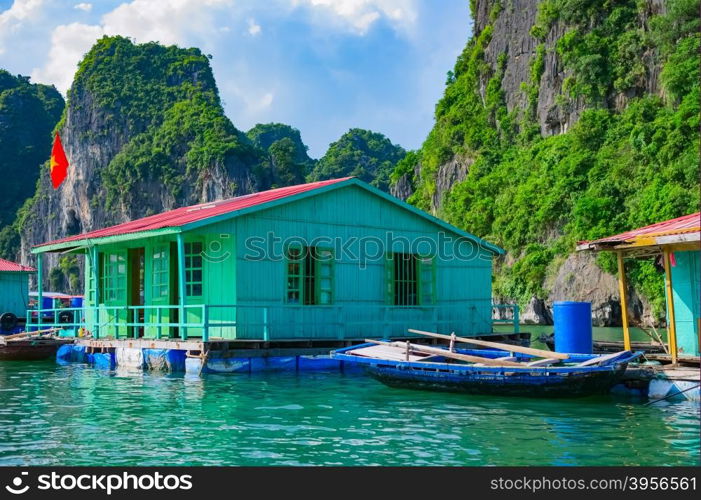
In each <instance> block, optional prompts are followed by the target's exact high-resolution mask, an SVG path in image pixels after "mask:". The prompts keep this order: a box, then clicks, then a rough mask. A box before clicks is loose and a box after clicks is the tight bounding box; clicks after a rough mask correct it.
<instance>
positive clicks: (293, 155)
mask: <svg viewBox="0 0 701 500" xmlns="http://www.w3.org/2000/svg"><path fill="white" fill-rule="evenodd" d="M246 136H247V137H248V138H249V139H250V141H251V142H252V143H253V144H254V145H255V146H256V147H258V148H260V149H261V150H262V151H264V152H265V153H267V154H266V155H264V159H263V161H262V162H261V164H260V165H259V166H258V167H257V169H256V179H257V181H258V189H269V188H272V187H280V186H290V185H294V184H301V183H303V182H304V179H305V178H306V176H307V175H308V174H309V172H310V171H311V169H312V168H313V166H314V160H312V159H311V158H310V157H309V155H308V154H307V149H308V148H307V146H306V145H305V144H304V142H302V137H301V135H300V133H299V130H297V129H296V128H293V127H290V126H289V125H285V124H282V123H265V124H260V123H259V124H258V125H256V126H255V127H253V128H252V129H251V130H249V131H248V132H246Z"/></svg>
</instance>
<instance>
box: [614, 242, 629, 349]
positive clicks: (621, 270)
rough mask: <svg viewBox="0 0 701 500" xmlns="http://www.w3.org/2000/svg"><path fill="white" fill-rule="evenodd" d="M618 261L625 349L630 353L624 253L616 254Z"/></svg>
mask: <svg viewBox="0 0 701 500" xmlns="http://www.w3.org/2000/svg"><path fill="white" fill-rule="evenodd" d="M616 258H617V260H618V293H619V295H620V296H621V320H622V322H623V348H624V349H625V350H626V351H630V329H629V328H628V298H627V297H626V271H625V268H624V267H623V252H621V251H620V250H619V251H618V252H616Z"/></svg>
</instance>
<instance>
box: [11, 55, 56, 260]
mask: <svg viewBox="0 0 701 500" xmlns="http://www.w3.org/2000/svg"><path fill="white" fill-rule="evenodd" d="M62 111H63V98H62V97H61V94H59V93H58V91H57V90H56V89H55V88H54V87H49V86H46V85H40V84H32V83H30V82H29V78H28V77H24V76H12V75H11V74H10V73H8V72H7V71H5V70H1V69H0V158H2V173H3V195H2V196H0V257H4V258H8V259H15V258H17V250H18V247H19V234H18V232H17V228H16V227H14V226H13V225H12V224H13V222H14V221H15V216H16V214H17V210H18V209H19V208H20V207H21V206H22V204H23V203H24V202H25V200H27V199H28V198H30V197H31V196H32V195H33V194H34V190H35V187H36V182H37V179H38V178H39V170H40V168H42V166H43V164H44V162H45V161H46V159H47V158H48V156H49V153H50V151H51V140H52V138H51V131H52V130H53V128H54V126H55V125H56V122H57V121H58V119H59V117H60V116H61V112H62Z"/></svg>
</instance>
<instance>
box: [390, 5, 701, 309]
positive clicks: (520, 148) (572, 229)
mask: <svg viewBox="0 0 701 500" xmlns="http://www.w3.org/2000/svg"><path fill="white" fill-rule="evenodd" d="M492 3H494V2H492ZM647 8H648V3H647V2H645V1H636V0H622V1H619V2H605V3H603V5H602V2H601V1H596V0H545V1H544V2H542V3H541V4H540V5H539V15H538V19H537V21H536V25H535V26H534V27H533V28H532V30H531V34H532V35H533V36H534V37H536V38H537V39H538V40H544V39H545V38H546V36H547V34H548V33H549V32H550V30H551V27H553V26H554V25H555V24H556V23H564V25H565V26H566V30H565V34H564V35H563V36H562V37H561V38H560V39H559V40H558V41H557V42H556V44H555V50H556V53H557V55H558V58H559V59H560V61H561V62H562V64H563V65H564V67H565V68H566V70H567V72H568V74H569V76H568V77H567V78H566V80H565V81H564V83H563V86H562V94H561V95H560V97H559V98H558V101H559V102H560V103H561V104H562V105H563V106H564V107H566V106H567V105H568V104H569V103H572V102H573V101H574V100H575V99H579V100H583V102H585V103H586V104H587V106H586V109H585V110H584V111H583V112H582V113H581V115H580V117H579V120H578V122H577V123H576V124H575V125H574V126H573V127H571V128H570V130H569V131H567V132H566V133H563V134H560V135H556V136H549V137H542V136H541V134H540V128H539V126H538V124H537V123H536V122H535V117H534V110H535V108H534V107H533V106H534V105H535V103H537V99H538V87H539V83H540V78H541V76H542V71H543V67H542V64H543V55H544V50H545V46H544V45H542V44H541V45H539V46H538V49H537V51H536V54H535V56H534V57H533V59H532V60H531V74H530V80H529V81H527V82H524V83H523V84H522V87H521V88H522V90H523V91H524V92H525V93H526V96H527V101H528V103H529V106H528V109H525V110H512V112H507V109H506V106H505V102H504V95H503V92H502V90H501V86H500V82H501V74H500V72H502V71H503V68H502V67H501V65H502V64H503V59H500V62H499V67H497V68H492V67H490V65H489V64H487V63H486V62H485V58H484V49H485V46H486V45H487V44H488V43H489V41H490V37H491V36H492V26H491V25H490V24H488V25H487V26H486V27H485V28H484V29H483V30H482V31H481V32H480V33H478V34H477V36H475V37H473V38H472V39H471V40H470V41H469V43H468V44H467V47H466V48H465V50H464V51H463V53H462V54H461V55H460V57H459V58H458V61H457V63H456V65H455V69H454V70H453V72H452V73H451V74H450V75H449V80H448V83H447V87H446V90H445V95H444V97H443V98H442V99H441V100H440V102H439V103H438V105H437V106H436V124H435V126H434V128H433V130H432V131H431V132H430V134H429V136H428V138H427V139H426V141H425V142H424V144H423V146H422V148H421V149H420V150H419V151H418V152H416V153H414V154H413V155H412V156H411V157H407V161H405V162H402V163H400V164H399V165H398V167H397V169H396V170H395V172H394V173H393V175H392V178H393V180H395V181H396V180H397V179H399V178H400V177H401V176H403V175H406V176H408V177H409V178H408V181H409V183H410V184H411V185H412V186H413V187H414V189H415V191H414V194H413V195H412V196H411V197H410V199H409V201H410V202H411V203H414V204H416V205H417V206H419V207H421V208H426V209H427V208H430V206H431V199H432V196H433V194H434V193H435V190H436V185H435V179H436V174H437V171H438V168H439V166H440V165H442V164H444V163H446V162H447V161H448V160H450V159H451V158H453V157H455V156H458V157H462V158H467V159H468V160H469V163H470V166H469V168H468V174H467V177H466V178H465V180H463V181H462V182H459V183H457V184H455V185H454V186H453V187H452V189H451V190H450V191H449V192H448V193H447V195H446V196H445V198H444V200H443V205H442V208H441V214H440V215H442V216H443V217H445V218H446V219H447V220H449V221H450V222H452V223H454V224H456V225H458V226H460V227H463V228H466V229H467V230H469V231H472V232H474V233H476V234H478V235H480V236H485V237H487V238H488V239H489V240H490V241H492V242H494V243H497V244H499V245H502V246H503V247H504V248H506V249H507V250H508V251H509V252H510V254H511V255H512V256H513V257H515V259H516V260H515V262H514V263H513V265H511V266H507V265H506V264H503V265H502V266H501V267H500V269H499V270H498V273H497V276H496V283H495V293H496V294H497V295H500V296H503V297H511V298H515V299H517V300H519V301H521V302H525V301H526V300H528V299H529V298H530V297H532V296H536V297H539V298H544V297H546V296H547V290H545V289H544V282H545V278H546V276H548V275H549V273H552V272H554V271H556V269H557V266H558V263H559V262H561V261H562V259H563V258H565V257H566V256H567V255H568V254H569V253H571V252H572V251H573V250H574V245H575V242H576V241H577V240H583V239H591V238H596V237H601V236H605V235H608V234H613V233H616V232H619V231H623V230H627V229H630V228H633V227H639V226H642V225H645V224H649V223H653V222H657V221H660V220H664V219H668V218H672V217H677V216H680V215H684V214H687V213H691V212H694V211H697V210H698V206H699V190H698V173H699V152H698V142H699V97H700V96H699V56H698V54H699V41H700V35H699V18H698V8H699V1H698V0H670V1H669V2H667V10H666V13H665V14H662V15H654V16H652V17H650V15H649V13H648V12H647V11H646V9H647ZM473 12H474V10H473ZM641 19H644V20H645V22H644V23H641ZM651 61H652V64H654V65H656V66H657V67H661V72H660V75H659V87H660V88H661V91H660V92H659V93H649V91H647V90H646V84H648V83H649V82H650V81H651V80H652V79H653V78H654V75H651V74H649V69H648V68H649V67H650V62H651ZM485 82H486V85H484V83H485ZM480 89H485V90H484V93H481V92H480ZM621 100H623V102H624V104H623V105H620V102H621ZM409 160H411V161H409ZM416 165H420V176H418V177H417V176H415V175H414V168H415V166H416ZM599 263H600V265H601V266H602V267H603V268H604V269H606V270H608V271H613V270H614V267H613V262H612V261H611V260H610V259H609V256H601V257H599ZM630 272H631V274H632V276H633V281H634V283H635V284H636V285H637V287H638V288H639V289H640V290H641V291H642V292H643V293H644V294H645V295H646V296H647V297H648V298H650V299H651V300H652V303H653V306H654V309H655V312H656V313H657V314H661V312H662V310H663V304H664V302H663V300H664V299H663V294H662V278H661V276H660V274H659V273H658V272H657V271H656V269H655V267H654V266H653V264H652V263H651V262H636V263H630Z"/></svg>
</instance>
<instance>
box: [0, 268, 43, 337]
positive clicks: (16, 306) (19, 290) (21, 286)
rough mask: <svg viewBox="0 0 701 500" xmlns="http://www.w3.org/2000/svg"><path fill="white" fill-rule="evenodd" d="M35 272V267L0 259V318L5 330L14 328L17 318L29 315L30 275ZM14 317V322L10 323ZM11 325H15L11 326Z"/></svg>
mask: <svg viewBox="0 0 701 500" xmlns="http://www.w3.org/2000/svg"><path fill="white" fill-rule="evenodd" d="M33 272H36V270H35V269H34V268H33V267H29V266H24V265H22V264H17V263H15V262H10V261H9V260H5V259H0V318H3V319H2V320H1V323H2V325H1V326H2V328H3V329H4V330H11V329H12V328H14V327H15V326H16V318H24V317H25V315H26V314H27V307H28V301H29V274H30V273H33ZM10 315H12V316H10ZM12 317H14V318H15V320H14V321H10V319H11V318H12ZM11 323H14V324H13V325H12V326H10V324H11Z"/></svg>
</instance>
